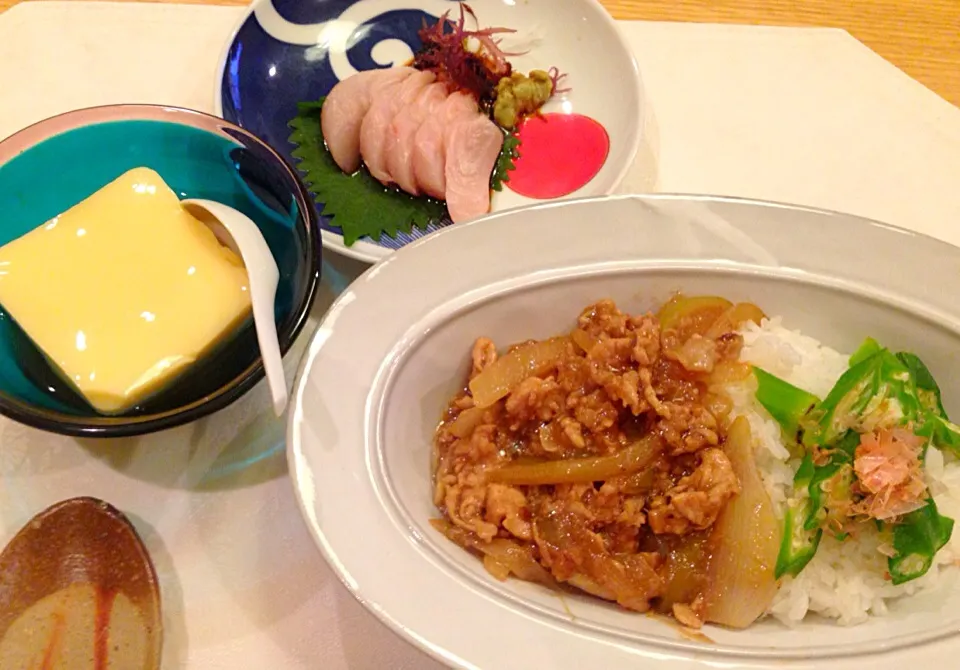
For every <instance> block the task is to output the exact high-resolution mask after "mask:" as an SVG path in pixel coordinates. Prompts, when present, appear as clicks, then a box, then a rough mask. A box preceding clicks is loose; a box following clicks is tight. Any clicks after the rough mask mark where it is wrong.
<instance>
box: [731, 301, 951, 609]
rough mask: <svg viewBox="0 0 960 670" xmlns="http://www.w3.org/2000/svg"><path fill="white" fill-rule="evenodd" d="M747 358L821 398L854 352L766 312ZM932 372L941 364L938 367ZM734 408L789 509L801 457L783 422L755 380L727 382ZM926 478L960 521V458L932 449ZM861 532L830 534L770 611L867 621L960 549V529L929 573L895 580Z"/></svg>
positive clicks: (747, 340)
mask: <svg viewBox="0 0 960 670" xmlns="http://www.w3.org/2000/svg"><path fill="white" fill-rule="evenodd" d="M741 332H742V334H743V337H744V347H743V353H742V355H741V358H742V360H744V361H746V362H748V363H752V364H754V365H757V366H759V367H761V368H763V369H765V370H766V371H768V372H770V373H772V374H774V375H777V376H778V377H780V378H781V379H784V380H786V381H788V382H790V383H791V384H793V385H794V386H797V387H799V388H802V389H805V390H807V391H809V392H810V393H813V394H815V395H817V396H818V397H821V398H823V397H824V396H826V394H827V393H828V392H829V391H830V389H831V388H832V387H833V385H834V383H835V382H836V381H837V379H838V378H839V377H840V375H841V374H843V372H844V371H845V370H846V369H847V366H848V360H849V356H848V355H844V354H841V353H839V352H837V351H834V350H832V349H829V348H827V347H825V346H822V345H821V344H820V343H819V342H817V341H816V340H814V339H812V338H810V337H807V336H805V335H802V334H801V333H799V332H798V331H791V330H788V329H787V328H784V327H783V325H782V323H781V319H780V318H779V317H778V318H773V319H769V320H764V322H763V324H762V325H761V326H757V325H755V324H753V323H748V324H747V326H746V327H745V328H744V329H743V330H742V331H741ZM933 372H934V375H936V373H937V371H936V370H934V371H933ZM729 391H730V395H731V397H732V400H733V405H734V408H733V411H734V413H735V414H736V415H741V416H744V417H746V418H747V420H748V421H749V422H750V428H751V430H752V432H753V436H754V440H755V443H756V448H757V451H756V456H757V465H758V467H759V469H760V471H761V474H762V476H763V479H764V483H765V485H766V488H767V491H768V492H769V494H770V498H771V500H772V501H773V504H774V506H775V507H776V508H777V510H778V514H779V516H780V517H781V518H782V517H783V509H784V506H785V503H786V499H787V497H788V496H789V495H790V493H791V492H792V489H793V475H794V472H795V471H796V469H797V467H798V466H799V461H798V460H796V459H791V458H790V454H789V452H788V451H787V449H786V447H785V446H784V443H783V440H782V437H781V434H780V427H779V425H778V424H777V423H776V421H774V419H773V418H772V417H771V416H770V415H769V414H768V413H767V412H766V410H765V409H763V407H762V406H760V405H759V403H757V401H756V399H755V398H754V392H755V391H756V381H755V380H754V378H753V377H752V376H751V377H750V380H749V381H748V382H744V383H743V384H738V385H736V386H733V387H731V388H730V389H729ZM926 477H927V485H928V486H929V487H930V490H931V492H932V493H933V496H934V500H935V501H936V503H937V507H938V509H939V510H940V512H941V513H942V514H944V515H946V516H949V517H951V518H953V519H956V520H957V521H958V523H957V527H958V528H960V462H958V461H957V460H956V459H955V458H954V457H952V456H950V455H944V454H941V452H939V451H937V450H936V449H930V450H928V452H927V457H926ZM865 526H867V532H864V533H863V534H862V535H860V536H858V537H857V538H856V539H855V540H854V539H852V538H851V539H848V540H847V541H846V542H838V541H837V540H835V539H834V538H832V537H827V536H824V538H823V540H822V541H821V543H820V548H819V549H818V551H817V554H816V556H815V557H814V558H813V560H812V561H810V563H808V564H807V566H806V568H804V570H803V571H802V572H801V573H800V574H799V575H798V576H797V577H796V578H794V579H791V578H789V577H788V578H785V579H784V581H783V584H782V586H781V588H780V591H779V592H778V594H777V596H776V598H775V600H774V602H773V604H772V606H771V608H770V614H771V615H772V616H774V617H776V618H777V619H779V620H780V621H782V622H783V623H785V624H787V625H794V624H796V623H798V622H800V621H801V620H803V618H804V617H805V616H806V615H807V613H810V612H814V613H817V614H820V615H821V616H824V617H828V618H831V619H836V620H837V621H838V623H840V624H844V625H850V624H857V623H861V622H863V621H865V620H866V619H867V618H868V617H869V616H870V615H883V614H885V613H886V612H887V603H888V602H889V601H891V600H894V599H896V598H900V597H903V596H906V595H911V594H914V593H917V592H920V591H925V590H928V589H935V588H937V586H938V585H939V583H940V581H941V579H942V578H943V576H942V571H943V570H945V569H947V568H948V567H950V566H952V565H954V564H955V563H956V561H957V558H958V557H960V530H958V529H957V528H955V530H954V533H953V537H952V538H951V540H950V542H949V543H948V544H947V546H945V547H944V548H943V549H942V550H941V551H940V553H939V554H937V558H936V561H935V564H934V566H933V567H931V568H930V571H929V572H928V573H927V574H926V575H924V576H923V577H921V578H919V579H916V580H914V581H912V582H909V583H907V584H902V585H900V586H894V585H892V584H891V583H890V582H889V581H887V580H886V579H884V573H885V571H886V567H887V564H886V557H885V556H883V555H882V554H881V553H880V552H879V551H877V548H878V546H879V544H880V541H879V537H878V534H877V533H876V532H875V531H874V530H873V528H872V526H869V525H868V524H865Z"/></svg>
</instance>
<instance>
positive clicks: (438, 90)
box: [385, 83, 448, 195]
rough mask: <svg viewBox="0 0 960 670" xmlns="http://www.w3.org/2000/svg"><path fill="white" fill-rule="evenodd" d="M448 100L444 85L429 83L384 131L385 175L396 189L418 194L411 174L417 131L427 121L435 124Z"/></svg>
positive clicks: (415, 181) (414, 178)
mask: <svg viewBox="0 0 960 670" xmlns="http://www.w3.org/2000/svg"><path fill="white" fill-rule="evenodd" d="M447 97H448V94H447V87H446V85H445V84H437V83H434V84H430V85H429V86H427V87H426V88H424V89H423V90H422V91H421V92H420V94H419V95H418V96H417V97H416V99H414V100H413V102H411V103H410V104H409V105H406V106H405V107H403V108H402V109H401V110H400V111H399V112H398V113H397V115H396V116H395V117H394V118H393V121H392V122H391V123H390V128H389V130H388V131H387V147H386V151H385V153H386V157H387V172H389V173H390V176H391V177H393V180H394V181H395V182H396V184H397V186H399V187H400V188H401V189H403V190H404V191H406V192H407V193H411V194H413V195H420V189H419V187H418V185H417V179H416V176H415V174H414V166H413V148H414V142H415V140H416V135H417V130H418V129H419V128H420V126H421V125H422V124H423V123H424V121H427V122H428V123H435V122H436V114H437V110H438V109H439V108H440V107H441V106H442V105H443V103H444V102H445V101H446V99H447Z"/></svg>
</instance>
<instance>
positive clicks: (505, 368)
mask: <svg viewBox="0 0 960 670" xmlns="http://www.w3.org/2000/svg"><path fill="white" fill-rule="evenodd" d="M569 346H570V339H569V338H567V337H554V338H551V339H549V340H543V341H542V342H531V343H529V344H524V345H521V346H519V347H517V348H516V349H514V350H513V351H510V352H509V353H507V354H504V355H503V356H501V357H500V358H498V359H497V360H496V361H494V362H493V363H491V364H490V365H488V366H487V367H485V368H484V369H483V371H482V372H481V373H480V374H478V375H477V376H476V377H474V378H473V379H471V380H470V395H472V396H473V401H474V403H476V406H477V407H489V406H490V405H492V404H493V403H495V402H497V401H498V400H500V398H503V397H505V396H506V395H507V394H509V393H510V391H512V390H513V389H514V388H515V387H516V386H517V385H518V384H519V383H520V382H522V381H523V380H524V379H527V378H528V377H533V376H538V375H541V374H544V373H546V372H547V371H548V370H550V368H552V367H553V366H555V365H556V364H557V362H558V361H559V360H560V358H561V357H562V356H563V355H564V354H565V353H566V352H567V351H568V350H569Z"/></svg>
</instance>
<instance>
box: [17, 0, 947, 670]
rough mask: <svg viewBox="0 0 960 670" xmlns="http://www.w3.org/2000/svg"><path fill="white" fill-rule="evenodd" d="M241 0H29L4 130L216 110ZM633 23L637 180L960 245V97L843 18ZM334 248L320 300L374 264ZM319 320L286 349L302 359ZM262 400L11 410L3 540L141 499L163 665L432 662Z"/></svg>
mask: <svg viewBox="0 0 960 670" xmlns="http://www.w3.org/2000/svg"><path fill="white" fill-rule="evenodd" d="M243 12H244V10H243V9H239V8H216V7H202V6H185V5H184V6H178V5H151V4H144V5H133V4H108V3H77V2H30V3H25V4H21V5H18V6H17V7H15V8H14V9H12V10H10V11H9V12H7V13H6V14H3V15H0V100H2V104H0V137H5V136H6V135H9V134H10V133H12V132H14V131H16V130H18V129H19V128H21V127H23V126H25V125H27V124H29V123H32V122H34V121H37V120H40V119H42V118H45V117H47V116H50V115H52V114H56V113H59V112H63V111H67V110H69V109H74V108H77V107H83V106H89V105H95V104H105V103H116V102H155V103H167V104H174V105H180V106H186V107H192V108H195V109H200V110H206V111H210V110H211V109H212V93H213V90H214V85H213V79H214V71H215V68H216V64H217V60H218V56H219V53H220V51H221V49H222V48H223V47H224V43H225V40H226V39H227V37H228V35H229V33H230V31H231V29H232V28H233V27H234V26H235V25H236V24H237V21H238V20H239V18H240V17H241V16H242V14H243ZM621 25H622V27H623V30H624V31H625V33H626V34H627V36H628V38H629V40H630V42H631V44H632V45H633V47H634V49H635V50H636V54H637V57H638V59H639V61H640V66H641V69H642V72H643V77H644V81H645V86H646V89H647V95H648V99H649V104H650V111H649V114H648V118H647V129H648V135H647V141H646V143H645V146H644V149H643V151H642V152H641V156H640V158H639V159H638V162H637V165H636V166H635V169H634V170H633V172H632V173H631V175H630V176H629V178H628V179H627V182H626V183H625V184H624V190H625V191H629V190H639V191H649V190H659V191H668V192H696V193H719V194H727V195H741V196H752V197H759V198H766V199H773V200H780V201H789V202H797V203H802V204H807V205H815V206H820V207H826V208H830V209H837V210H844V211H848V212H852V213H855V214H861V215H865V216H869V217H872V218H876V219H880V220H883V221H887V222H889V223H894V224H898V225H901V226H905V227H908V228H912V229H914V230H918V231H922V232H926V233H929V234H931V235H934V236H937V237H940V238H942V239H944V240H947V241H950V242H953V243H957V244H960V226H958V225H957V224H958V222H960V188H958V187H957V179H958V177H960V109H957V108H956V107H954V106H952V105H950V104H949V103H947V102H946V101H944V100H942V99H941V98H939V97H937V96H936V95H935V94H934V93H932V92H930V91H929V90H927V89H925V88H924V87H923V86H922V85H920V84H919V83H917V82H915V81H913V80H912V79H910V78H909V77H907V76H906V75H904V74H903V73H901V72H900V71H898V70H896V69H895V68H894V67H892V66H891V65H889V64H887V63H885V62H884V61H883V60H881V59H880V58H879V57H877V56H876V55H874V54H873V53H872V52H870V51H869V50H868V49H866V48H865V47H863V46H862V45H860V44H859V43H858V42H856V41H855V40H854V39H853V38H851V37H850V36H849V35H847V34H846V33H844V32H842V31H837V30H827V29H823V30H818V29H792V28H757V27H745V26H744V27H741V26H713V25H694V24H667V23H644V22H624V23H622V24H621ZM326 258H327V262H326V264H325V268H324V281H323V289H322V292H321V296H320V297H319V299H318V301H317V305H316V307H315V310H314V314H315V318H319V317H320V316H322V314H323V311H324V310H325V309H326V307H327V306H328V305H329V304H330V300H331V299H332V297H333V295H334V294H335V293H336V292H337V291H338V290H339V288H342V285H343V282H345V281H348V280H349V279H350V278H351V277H352V276H355V274H356V273H357V272H359V271H361V270H362V269H363V266H361V265H359V264H356V263H353V262H350V261H346V260H343V259H336V258H333V257H332V255H331V254H328V255H327V257H326ZM312 325H315V321H314V324H312ZM312 325H311V326H308V328H307V330H306V331H305V334H304V336H303V337H301V338H300V341H299V342H298V344H297V346H296V347H295V349H294V351H292V352H291V353H290V355H288V356H287V359H286V365H287V368H288V372H290V373H291V374H292V371H293V369H294V368H295V366H296V363H297V360H298V358H299V353H300V352H302V350H303V347H304V346H305V344H306V339H307V338H308V337H309V335H310V333H311V332H312V330H313V327H312ZM267 407H268V402H267V393H266V389H265V387H264V386H263V385H261V386H259V387H258V388H257V389H255V390H254V391H253V392H251V393H250V394H249V395H248V396H247V397H246V398H244V399H243V400H242V401H240V402H239V403H237V404H236V405H235V406H233V407H231V408H229V409H228V410H225V411H224V412H222V413H220V414H219V415H217V416H214V417H211V418H209V419H206V420H203V421H200V422H197V423H196V424H194V425H191V426H185V427H182V428H180V429H178V430H174V431H171V432H168V433H164V434H158V435H152V436H149V437H144V438H140V439H131V440H123V441H102V442H91V441H79V440H74V439H70V438H60V437H53V436H49V435H46V434H43V433H40V432H38V431H34V430H31V429H28V428H25V427H22V426H19V425H17V424H14V423H11V422H9V421H5V420H0V475H2V483H0V542H5V541H6V540H7V539H9V538H10V537H12V535H13V534H14V533H15V532H16V531H17V530H18V529H19V528H20V527H21V526H22V525H23V524H24V523H25V522H26V521H27V520H28V519H29V518H30V517H31V516H33V515H34V514H36V513H37V512H39V511H40V510H42V509H43V508H45V507H46V506H48V505H50V504H52V503H54V502H56V501H58V500H62V499H64V498H68V497H71V496H75V495H95V496H99V497H102V498H105V499H107V500H109V501H110V502H111V503H113V504H114V505H116V506H117V507H119V508H121V509H122V510H124V511H125V512H126V513H128V514H129V515H130V516H131V518H132V519H133V521H134V522H135V524H136V525H137V527H138V529H139V531H140V533H141V535H142V537H143V538H144V540H145V542H146V544H147V546H148V548H149V550H150V552H151V554H152V556H153V558H154V561H155V563H156V566H157V570H158V572H159V574H160V579H161V585H162V591H163V599H164V602H163V605H164V623H165V631H164V633H165V640H166V642H165V647H164V667H165V668H198V669H200V668H202V669H204V670H219V669H223V670H235V669H238V668H277V669H279V668H283V669H284V670H286V669H290V670H293V669H296V668H309V669H313V668H323V669H324V670H340V669H346V668H349V669H350V670H366V669H371V670H373V669H376V670H380V669H387V668H389V669H390V670H403V669H406V668H409V669H416V670H430V669H431V668H436V667H439V666H438V665H437V664H436V663H435V662H433V661H432V660H430V659H429V658H427V657H426V656H425V655H423V654H422V653H420V652H419V651H417V650H416V649H414V648H413V647H411V646H409V645H408V644H407V643H405V642H404V641H402V640H400V639H399V638H397V637H395V636H394V635H393V634H392V633H391V632H390V631H388V630H387V629H386V628H385V627H383V626H382V625H381V624H380V623H379V622H378V621H377V620H376V619H375V618H374V617H373V616H372V615H370V614H368V613H367V612H366V611H365V610H364V609H363V608H362V607H361V606H360V605H359V604H358V603H357V602H356V601H355V600H354V599H353V598H352V597H351V596H350V595H349V594H348V593H347V591H346V590H345V589H344V588H343V587H342V586H341V585H340V584H339V582H338V581H337V579H336V577H335V576H334V575H333V573H332V572H331V571H330V569H329V568H328V567H327V565H326V564H325V563H324V561H323V560H322V559H321V557H320V555H319V553H318V552H317V550H316V549H315V547H314V545H313V543H312V541H311V539H310V537H309V535H308V534H307V531H306V530H305V527H304V525H303V523H302V521H301V519H300V516H299V513H298V511H297V508H296V503H295V500H294V496H293V492H292V490H291V486H290V481H289V479H288V477H287V475H286V464H285V460H284V453H283V447H284V434H283V430H284V425H283V423H282V422H281V421H278V420H276V419H274V418H272V417H271V416H270V414H269V412H267V411H265V409H266V408H267ZM358 532H359V529H358ZM424 597H442V594H425V596H424Z"/></svg>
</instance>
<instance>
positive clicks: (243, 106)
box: [220, 0, 456, 249]
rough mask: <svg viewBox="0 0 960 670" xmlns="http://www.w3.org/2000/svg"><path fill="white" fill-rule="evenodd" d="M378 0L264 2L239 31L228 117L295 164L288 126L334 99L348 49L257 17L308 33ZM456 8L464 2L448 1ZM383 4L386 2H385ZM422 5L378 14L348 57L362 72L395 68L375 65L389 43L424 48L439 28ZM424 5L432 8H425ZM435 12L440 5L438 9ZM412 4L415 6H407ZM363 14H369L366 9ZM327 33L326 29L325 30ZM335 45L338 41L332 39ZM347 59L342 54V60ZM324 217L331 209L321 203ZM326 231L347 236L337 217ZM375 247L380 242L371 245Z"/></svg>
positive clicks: (356, 34) (230, 68)
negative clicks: (307, 108) (283, 35)
mask: <svg viewBox="0 0 960 670" xmlns="http://www.w3.org/2000/svg"><path fill="white" fill-rule="evenodd" d="M369 2H370V0H261V1H260V2H259V3H257V4H256V5H255V12H254V13H251V14H250V15H249V16H248V17H247V19H246V21H244V23H243V25H242V26H241V27H240V29H239V30H238V31H237V34H236V37H235V38H234V40H233V43H232V44H231V45H230V47H229V50H228V52H227V57H226V64H225V67H224V71H223V79H222V80H221V82H220V95H221V105H222V107H223V117H224V118H225V119H227V120H228V121H231V122H233V123H236V124H237V125H239V126H241V127H243V128H246V129H247V130H249V131H250V132H252V133H254V134H255V135H257V136H259V137H260V138H261V139H263V140H264V141H266V142H267V143H268V144H270V145H271V146H273V147H274V148H275V149H276V150H277V151H278V152H280V154H282V155H283V156H284V158H286V159H287V160H288V161H289V162H290V164H291V165H296V164H297V161H296V159H294V158H293V156H292V153H293V150H294V149H295V148H296V147H295V146H294V145H293V144H291V143H290V141H289V137H290V133H291V130H290V128H289V126H288V125H287V124H288V123H289V122H290V120H291V119H292V118H294V116H296V114H297V103H299V102H305V101H312V100H317V99H319V98H321V97H322V96H324V95H327V94H328V93H329V92H330V90H331V89H332V88H333V87H334V86H335V85H336V84H337V83H338V82H339V81H340V79H339V78H338V77H337V74H336V72H335V71H334V64H333V63H331V51H332V50H338V49H340V48H341V47H340V46H339V45H336V44H332V43H330V42H328V43H327V44H322V45H302V44H296V43H289V42H287V41H283V40H281V39H277V38H276V37H274V36H272V35H270V34H268V32H267V30H265V29H264V26H263V25H261V21H260V20H259V19H258V17H257V14H256V11H258V10H259V11H264V10H269V9H270V8H271V7H272V9H273V10H275V13H276V14H277V15H279V18H280V19H282V20H284V21H287V22H290V23H292V24H297V26H299V27H303V26H306V25H309V24H320V23H324V22H328V21H334V20H337V19H340V17H341V16H343V14H344V12H347V11H348V10H350V9H351V8H354V9H357V8H358V7H357V6H359V5H364V4H367V3H369ZM447 2H449V3H450V4H451V6H455V2H456V0H447ZM377 4H378V5H382V4H383V3H382V2H380V3H377ZM417 4H418V3H417V2H416V1H415V0H414V1H411V2H401V1H399V0H398V2H397V3H396V5H397V9H392V10H389V11H386V12H381V13H379V14H376V15H373V16H372V17H371V18H369V19H367V20H365V21H363V22H361V23H359V24H358V26H357V28H356V29H355V30H354V31H353V32H352V34H351V36H350V38H349V39H348V40H346V58H347V61H348V62H349V65H350V66H351V67H352V68H354V69H356V70H360V71H362V70H371V69H374V68H378V67H387V66H389V65H383V64H380V63H378V62H377V61H376V60H375V59H374V56H373V54H374V49H375V47H376V46H377V45H379V44H381V43H383V42H384V41H386V40H400V41H402V42H404V43H405V44H406V45H407V46H408V47H410V49H411V51H415V50H416V49H417V48H418V47H419V46H420V38H419V37H418V31H419V30H420V28H421V27H422V26H423V22H424V20H426V21H427V22H428V23H433V22H436V20H437V18H438V17H437V16H436V15H435V14H432V13H429V12H427V11H425V10H423V9H410V8H409V5H414V6H416V5H417ZM421 4H424V3H421ZM432 4H433V5H434V6H436V5H437V3H436V2H434V3H432ZM403 5H406V6H407V7H403ZM360 9H362V8H360ZM318 33H319V31H318ZM331 42H332V40H331ZM334 55H335V56H336V55H339V54H334ZM317 209H318V213H320V212H322V209H323V206H322V205H321V204H318V205H317ZM449 224H450V221H449V219H448V218H444V220H442V221H437V222H433V223H431V224H430V225H429V226H427V228H426V230H425V231H422V230H419V229H417V228H414V230H413V232H412V233H410V234H406V233H398V234H397V237H396V238H395V239H394V238H390V237H388V236H386V235H384V236H382V237H381V239H379V240H376V241H375V243H376V244H379V245H380V246H383V247H387V248H389V249H399V248H400V247H402V246H404V245H405V244H409V243H410V242H412V241H413V240H415V239H417V238H419V237H422V236H423V235H425V234H427V233H430V232H433V231H435V230H439V229H440V228H442V227H443V226H446V225H449ZM320 227H321V228H322V229H324V230H327V231H330V232H332V233H336V234H338V235H340V234H342V233H341V230H340V229H339V228H338V227H337V226H335V225H333V224H332V223H331V219H330V217H325V216H321V217H320ZM371 241H372V240H371Z"/></svg>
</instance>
